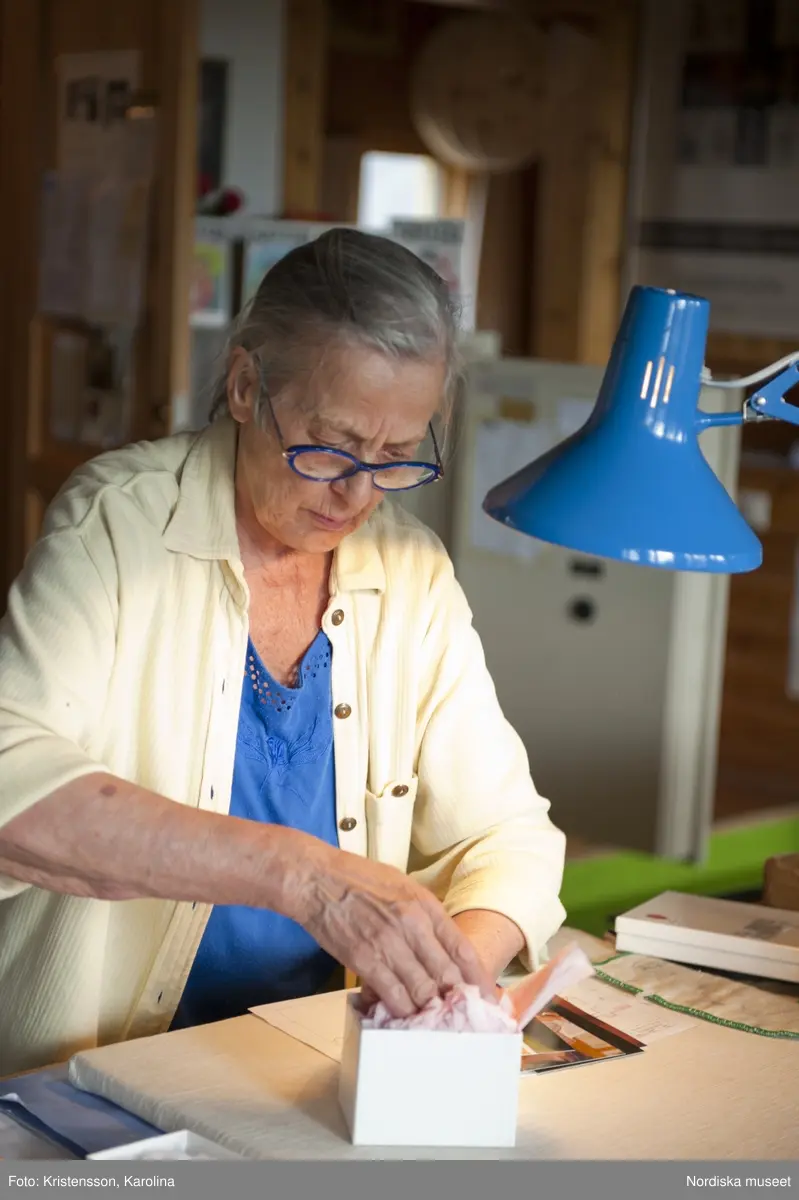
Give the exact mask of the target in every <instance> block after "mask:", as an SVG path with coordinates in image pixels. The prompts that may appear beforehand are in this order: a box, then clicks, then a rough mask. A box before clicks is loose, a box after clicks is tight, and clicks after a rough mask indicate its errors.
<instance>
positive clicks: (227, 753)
mask: <svg viewBox="0 0 799 1200" xmlns="http://www.w3.org/2000/svg"><path fill="white" fill-rule="evenodd" d="M458 385H459V367H458V362H457V349H456V323H455V319H454V316H453V312H452V308H451V306H450V302H449V298H448V295H447V292H446V289H445V288H444V286H443V284H442V282H441V280H440V279H439V278H438V276H437V275H435V274H434V273H433V272H432V271H431V270H430V269H429V268H428V267H426V266H425V265H424V264H423V263H422V262H421V261H420V260H419V259H417V258H416V257H415V256H414V255H412V254H410V253H409V252H407V251H405V250H403V249H401V248H399V247H398V246H396V245H394V244H392V243H391V242H388V241H386V240H384V239H382V238H377V237H372V236H368V235H366V234H363V233H356V232H352V231H347V230H335V231H333V232H330V233H327V234H325V235H324V236H323V237H321V238H319V240H318V241H316V242H313V243H310V244H308V245H305V246H302V247H301V248H299V249H296V250H294V251H293V252H292V253H290V254H289V255H288V256H287V257H286V258H284V259H283V260H282V261H281V262H279V263H278V264H277V265H276V266H275V267H273V268H272V270H271V271H270V272H269V273H268V274H267V276H266V277H265V279H264V280H263V282H262V284H261V286H260V289H259V291H258V294H257V296H256V297H255V300H254V302H253V303H252V305H251V307H250V309H249V311H248V312H247V313H246V314H245V316H244V318H243V320H242V321H241V322H240V324H239V326H238V328H237V329H236V330H235V331H234V334H233V336H232V338H231V343H230V347H229V353H228V360H227V368H226V373H225V376H224V378H223V380H222V381H221V383H220V386H219V388H218V392H217V397H216V402H215V404H214V409H213V414H212V416H213V418H214V419H213V420H212V422H211V424H210V425H209V427H208V428H207V429H206V430H204V431H203V432H201V433H200V434H196V433H195V434H179V435H177V436H173V437H168V438H166V439H164V440H162V441H160V442H156V443H151V444H150V443H142V444H139V445H135V446H130V447H127V448H125V449H122V450H117V451H113V452H112V453H109V454H105V455H103V456H101V457H100V458H97V459H95V460H94V461H93V462H91V463H90V464H89V465H88V466H86V467H84V468H82V469H81V470H80V471H78V472H77V473H76V474H75V475H73V476H72V478H71V479H70V481H69V482H68V483H67V485H66V487H65V488H64V489H63V491H62V492H61V494H60V495H59V497H58V498H57V499H56V501H55V502H54V504H53V505H52V507H51V509H50V511H49V513H48V516H47V519H46V524H45V528H44V532H43V534H42V537H41V538H40V540H39V542H38V543H37V545H36V546H35V548H34V549H33V551H32V552H31V554H30V556H29V558H28V561H27V563H26V565H25V569H24V571H23V573H22V575H21V576H20V578H19V579H18V580H17V582H16V583H15V584H14V587H13V589H12V591H11V595H10V598H9V603H8V612H7V615H6V616H5V618H4V620H3V623H2V626H0V996H1V997H2V1003H0V1073H3V1072H6V1073H9V1072H12V1071H15V1070H21V1069H24V1068H30V1067H35V1066H37V1065H40V1064H44V1063H48V1062H53V1061H58V1060H63V1059H64V1058H65V1057H67V1056H68V1055H69V1054H71V1053H72V1052H73V1051H75V1050H77V1049H79V1048H81V1047H88V1046H94V1045H97V1044H101V1043H108V1042H112V1041H118V1040H121V1039H124V1038H133V1037H139V1036H141V1035H145V1034H154V1033H159V1032H162V1031H166V1030H168V1029H169V1028H170V1027H176V1026H181V1025H187V1024H196V1023H201V1022H206V1021H212V1020H217V1019H221V1018H225V1017H229V1016H233V1015H237V1014H240V1013H243V1012H246V1011H247V1009H248V1007H249V1006H251V1005H254V1004H262V1003H266V1002H269V1001H273V1000H278V999H286V998H290V997H295V996H300V995H305V994H309V993H311V992H313V991H315V990H320V989H323V988H325V987H328V986H331V982H330V981H331V979H332V978H333V977H334V974H335V971H336V969H337V967H338V965H339V964H343V965H344V966H346V967H348V968H349V969H351V970H352V971H354V972H356V973H357V974H358V976H359V977H360V978H361V979H362V981H363V983H364V985H365V986H366V987H368V988H369V989H371V991H372V992H373V993H376V994H377V995H378V996H379V997H381V998H382V999H383V1000H384V1001H385V1002H386V1003H387V1005H388V1006H389V1007H390V1008H391V1009H392V1011H394V1013H395V1014H397V1015H407V1014H409V1013H411V1012H413V1011H415V1010H416V1009H417V1008H418V1007H420V1006H422V1005H423V1004H424V1003H425V1002H426V1001H427V1000H428V999H429V998H431V997H432V996H433V995H435V994H436V993H437V992H439V991H441V990H442V989H444V988H446V987H447V986H448V985H450V984H453V983H457V982H461V981H465V982H472V983H478V984H479V985H480V986H481V987H483V988H484V990H485V991H486V993H491V992H492V989H493V982H494V981H495V980H496V978H497V976H498V975H499V974H500V973H501V972H502V971H503V970H504V969H505V968H506V967H507V965H508V964H509V963H510V962H511V960H513V959H514V958H515V957H516V956H517V955H520V954H521V955H522V958H523V961H525V962H527V963H532V964H535V962H536V960H537V956H538V954H539V952H540V950H541V949H542V947H544V945H545V943H546V942H547V940H548V939H549V938H550V937H551V935H552V934H553V933H554V932H555V930H556V929H557V928H558V926H559V925H560V923H561V921H562V919H563V910H562V908H561V905H560V902H559V900H558V892H559V888H560V882H561V875H562V867H563V853H564V842H563V838H562V835H561V834H560V833H559V832H558V831H557V830H556V829H555V828H554V827H553V825H552V824H550V821H549V817H548V804H547V802H546V801H545V800H543V799H542V798H541V797H540V796H538V795H537V793H536V790H535V788H534V786H533V783H532V781H531V779H530V775H529V770H528V762H527V758H526V755H525V751H524V749H523V747H522V744H521V742H520V740H519V738H518V737H517V735H516V734H515V733H514V732H513V730H512V729H511V728H510V727H509V726H508V724H507V723H506V721H505V719H504V718H503V715H502V713H501V711H500V708H499V705H498V703H497V698H496V694H495V691H494V687H493V685H492V682H491V679H490V677H489V675H488V672H487V670H486V666H485V662H484V658H483V654H482V649H481V646H480V642H479V640H478V637H477V635H476V633H475V632H474V630H473V628H472V624H471V615H470V612H469V609H468V607H467V604H466V601H465V599H464V596H463V594H462V592H461V590H460V589H459V587H458V585H457V583H456V582H455V579H454V576H453V570H452V565H451V563H450V560H449V558H448V557H447V555H446V553H445V552H444V550H443V548H442V546H441V544H440V542H439V541H438V540H437V539H436V538H435V537H434V536H433V534H432V533H430V532H429V531H428V530H427V529H426V528H424V527H423V526H422V525H420V524H419V522H418V521H416V520H415V519H414V518H412V517H411V516H410V515H408V514H407V513H406V512H405V511H404V510H403V509H402V508H401V507H400V506H399V505H398V504H397V503H396V502H395V501H394V500H393V499H392V498H391V494H396V496H397V497H399V498H401V496H402V493H403V492H405V491H408V490H409V489H412V488H416V487H421V486H427V485H429V484H433V483H434V481H436V480H437V479H439V478H440V477H441V474H442V465H441V459H440V456H439V451H438V443H437V441H436V438H435V436H434V433H433V421H434V419H435V418H436V416H437V414H440V415H441V416H442V417H443V420H444V423H446V420H447V417H448V414H449V412H450V410H451V406H452V398H453V395H454V394H455V391H456V389H457V388H458ZM428 445H429V452H428V451H427V449H426V447H427V446H428Z"/></svg>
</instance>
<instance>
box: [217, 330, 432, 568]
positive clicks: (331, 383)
mask: <svg viewBox="0 0 799 1200" xmlns="http://www.w3.org/2000/svg"><path fill="white" fill-rule="evenodd" d="M239 355H240V358H239V359H238V362H234V364H233V367H232V369H231V376H230V384H229V388H228V400H229V404H230V411H231V414H232V416H233V418H234V420H236V421H237V422H238V423H239V427H240V428H239V449H238V459H237V464H236V496H237V506H238V509H239V513H238V515H239V520H240V521H244V522H245V524H246V525H247V526H248V528H249V529H250V531H251V533H254V534H255V536H256V537H257V534H258V533H259V532H263V533H265V534H267V535H268V536H269V537H270V538H271V539H274V541H276V542H278V543H279V544H281V545H283V546H286V547H289V548H291V549H293V550H300V551H304V552H306V553H312V554H313V553H326V552H328V551H330V550H333V549H335V547H336V546H337V545H338V544H339V542H340V541H341V539H342V538H343V537H345V536H346V535H347V534H349V533H352V532H353V530H355V529H357V528H358V526H359V525H362V524H363V522H364V521H366V519H367V518H368V517H369V515H370V514H371V513H372V512H373V511H374V509H375V508H376V507H377V505H378V504H379V503H380V501H381V500H382V499H383V496H384V494H385V493H383V492H381V491H379V490H378V489H377V488H375V487H374V486H373V484H372V478H371V475H370V474H369V473H368V472H366V471H361V472H359V473H358V474H356V475H353V476H351V477H350V478H349V479H340V480H336V481H334V482H330V483H320V482H316V481H315V480H310V479H303V478H302V477H301V476H299V475H297V474H296V472H295V471H292V469H291V467H290V466H289V464H288V463H287V462H286V460H285V459H284V458H283V456H282V451H281V448H280V444H279V442H278V438H277V434H276V432H275V430H274V428H273V426H272V422H271V419H270V416H269V412H268V409H267V410H266V411H265V413H264V416H263V419H262V425H263V428H261V427H259V425H258V424H257V423H256V421H255V419H254V416H253V412H254V401H255V399H256V388H257V384H256V383H255V382H254V381H253V382H252V384H251V385H250V386H248V387H242V384H241V382H239V384H238V387H236V386H234V382H233V381H234V379H235V378H236V377H238V378H239V380H240V381H241V378H242V376H241V374H239V372H240V370H241V366H242V364H243V363H244V361H245V360H246V359H247V356H246V354H245V352H244V351H240V352H239ZM250 378H253V377H252V375H251V376H250ZM444 380H445V366H444V364H443V363H420V362H396V361H394V360H392V359H389V358H385V357H384V356H383V355H381V354H378V353H376V352H373V351H369V350H354V349H344V348H342V349H338V348H337V349H335V350H331V351H328V353H327V354H325V355H324V357H323V360H322V362H321V363H320V365H319V366H318V367H317V368H316V370H315V371H314V373H313V375H312V377H311V378H310V380H308V381H306V382H304V383H303V384H302V385H293V386H289V387H287V388H286V389H285V390H284V391H283V392H282V393H281V394H280V395H279V396H277V397H275V398H274V399H273V407H274V411H275V417H276V419H277V423H278V425H279V426H280V432H281V434H282V437H283V444H284V447H285V448H288V447H290V446H296V445H319V446H332V447H334V448H336V449H340V450H346V451H347V452H348V453H349V454H353V455H355V457H356V458H359V459H361V460H362V461H363V462H368V463H383V462H386V463H388V462H396V461H401V460H404V459H413V458H415V456H416V452H417V449H418V447H419V445H420V444H421V443H422V442H423V441H424V439H425V436H426V433H427V427H428V424H429V422H430V420H431V419H432V417H433V414H434V413H435V411H436V409H437V407H438V405H439V402H440V399H441V395H442V391H443V387H444Z"/></svg>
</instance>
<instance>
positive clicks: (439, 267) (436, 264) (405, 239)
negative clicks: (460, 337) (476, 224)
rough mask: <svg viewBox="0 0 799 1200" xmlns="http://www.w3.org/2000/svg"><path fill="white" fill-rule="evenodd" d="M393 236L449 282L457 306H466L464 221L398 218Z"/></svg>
mask: <svg viewBox="0 0 799 1200" xmlns="http://www.w3.org/2000/svg"><path fill="white" fill-rule="evenodd" d="M389 236H390V237H392V238H393V239H394V240H395V241H397V242H400V243H401V245H403V246H405V247H407V249H408V250H412V251H413V253H414V254H416V255H418V256H419V258H421V259H422V261H423V262H426V263H427V264H428V266H431V267H432V268H433V270H434V271H436V272H437V273H438V274H439V275H440V276H441V278H442V279H443V280H444V282H445V283H446V285H447V287H448V288H449V291H450V295H451V296H452V298H453V300H454V301H455V303H456V304H459V305H460V304H462V303H463V299H464V292H465V291H466V290H467V286H466V281H465V280H464V276H463V244H464V236H465V225H464V222H463V221H454V220H440V221H426V220H422V219H418V220H417V219H410V218H409V219H407V220H405V219H399V218H398V219H395V220H394V221H392V223H391V231H390V235H389Z"/></svg>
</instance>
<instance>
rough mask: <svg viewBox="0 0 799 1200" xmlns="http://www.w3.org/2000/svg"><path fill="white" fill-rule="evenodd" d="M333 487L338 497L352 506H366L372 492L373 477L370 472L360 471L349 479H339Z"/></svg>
mask: <svg viewBox="0 0 799 1200" xmlns="http://www.w3.org/2000/svg"><path fill="white" fill-rule="evenodd" d="M331 487H332V488H333V491H334V492H335V493H336V495H337V496H341V497H342V499H346V500H348V501H349V503H350V504H356V505H360V504H365V503H366V501H367V500H368V499H369V496H370V495H371V492H372V476H371V473H370V472H369V471H359V472H358V473H357V475H350V476H349V477H348V478H347V479H337V480H336V482H335V483H333V484H331Z"/></svg>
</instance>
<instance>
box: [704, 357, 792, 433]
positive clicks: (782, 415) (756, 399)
mask: <svg viewBox="0 0 799 1200" xmlns="http://www.w3.org/2000/svg"><path fill="white" fill-rule="evenodd" d="M785 363H787V364H788V365H787V366H786V367H785V370H783V371H780V373H779V374H778V375H775V376H774V377H773V378H772V379H771V380H769V382H768V383H767V384H766V385H765V386H764V387H761V388H758V389H757V391H756V392H755V393H754V395H752V396H748V397H747V398H746V400H745V401H744V405H743V409H742V411H741V412H739V413H707V412H702V411H701V410H700V412H698V413H697V425H698V427H699V432H700V433H702V432H703V431H704V430H705V429H710V428H711V427H712V426H715V425H741V424H743V422H744V421H763V420H769V419H770V420H773V421H786V422H787V423H788V424H789V425H799V407H797V405H795V404H790V403H789V402H788V401H787V400H786V399H785V394H786V392H789V391H790V389H791V388H792V387H794V386H795V385H796V384H797V383H799V355H794V356H789V357H788V358H787V359H782V360H781V361H780V362H779V363H775V366H777V367H779V366H782V365H783V364H785ZM773 370H774V367H767V368H766V370H765V371H761V372H758V374H757V375H756V376H755V375H751V376H749V377H748V378H747V379H735V380H724V381H723V384H722V382H721V381H719V382H717V381H716V380H714V379H711V377H710V375H709V373H708V372H707V371H704V372H703V375H702V378H703V380H704V381H705V382H706V383H709V384H710V385H711V386H712V387H722V386H724V387H741V386H742V385H746V384H747V383H753V382H759V380H760V379H762V378H763V377H764V376H766V375H768V374H769V373H770V372H771V371H773Z"/></svg>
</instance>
